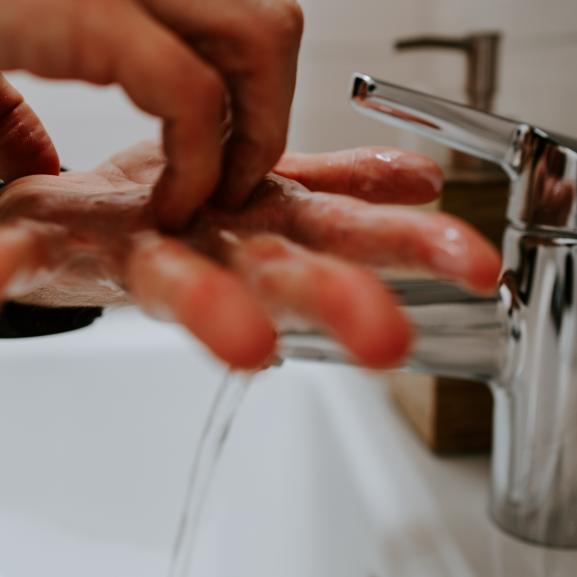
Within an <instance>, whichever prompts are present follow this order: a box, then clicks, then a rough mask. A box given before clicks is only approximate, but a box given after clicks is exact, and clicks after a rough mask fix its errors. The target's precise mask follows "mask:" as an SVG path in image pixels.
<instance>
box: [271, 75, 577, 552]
mask: <svg viewBox="0 0 577 577" xmlns="http://www.w3.org/2000/svg"><path fill="white" fill-rule="evenodd" d="M352 101H353V105H354V107H355V108H356V109H358V110H359V111H360V112H362V113H364V114H368V115H369V116H372V117H373V118H375V119H377V120H380V121H382V122H385V123H388V124H392V125H396V126H398V127H401V128H404V129H408V130H411V131H414V132H417V133H419V134H421V135H423V136H425V137H429V138H431V139H433V140H436V141H438V142H441V143H444V144H446V145H448V146H449V147H451V148H454V149H457V150H460V151H463V152H466V153H468V154H471V155H473V156H476V157H478V158H482V159H485V160H488V161H490V162H493V163H495V164H497V165H499V166H501V167H502V168H503V170H505V172H506V173H507V175H508V176H509V178H510V180H511V188H510V195H509V206H508V213H507V218H508V228H507V231H506V235H505V238H504V242H503V271H502V276H501V281H500V286H499V291H498V294H497V295H496V296H495V297H494V298H477V297H472V296H470V295H467V294H465V293H463V292H462V291H460V290H459V289H457V288H455V287H453V286H451V285H450V284H448V283H441V282H435V281H410V282H404V283H403V282H398V283H396V284H395V286H396V289H397V291H398V292H399V294H400V296H401V298H402V299H403V300H404V303H405V306H406V310H407V313H408V315H409V316H410V318H411V320H412V321H413V324H414V326H415V329H416V332H417V334H418V337H417V342H416V345H415V347H414V350H413V353H412V356H411V358H410V359H409V361H408V363H407V368H408V369H411V370H417V371H423V372H428V373H434V374H437V375H444V376H454V377H465V378H468V379H475V380H479V381H482V382H485V383H487V384H488V385H489V386H490V387H491V390H492V391H493V394H494V397H495V417H494V419H495V428H494V439H493V473H492V488H491V513H492V516H493V518H494V520H495V521H496V523H497V524H498V525H500V526H501V527H502V528H503V529H505V530H506V531H508V532H510V533H511V534H513V535H515V536H517V537H519V538H522V539H524V540H527V541H531V542H534V543H538V544H542V545H547V546H553V547H570V548H577V278H576V273H577V194H576V191H577V141H575V140H572V139H570V138H567V137H563V136H559V135H557V134H553V133H551V132H547V131H544V130H541V129H539V128H536V127H534V126H530V125H528V124H524V123H519V122H515V121H512V120H509V119H506V118H501V117H498V116H494V115H491V114H488V113H486V112H481V111H479V110H475V109H472V108H468V107H465V106H461V105H458V104H455V103H453V102H449V101H447V100H443V99H440V98H436V97H433V96H430V95H426V94H422V93H419V92H415V91H412V90H408V89H406V88H402V87H399V86H395V85H392V84H388V83H385V82H381V81H378V80H376V79H374V78H372V77H370V76H367V75H363V74H357V75H355V77H354V81H353V92H352ZM281 356H283V357H285V358H288V357H293V358H295V357H296V358H308V359H316V360H325V361H339V362H346V361H347V359H348V357H347V355H346V354H345V353H344V351H343V350H342V349H341V348H340V347H339V346H338V345H337V344H336V343H334V342H333V341H331V340H330V339H328V338H326V337H323V336H321V335H320V334H318V333H315V332H312V331H307V330H305V329H300V330H294V331H290V330H288V331H286V332H285V334H284V335H283V338H282V340H281Z"/></svg>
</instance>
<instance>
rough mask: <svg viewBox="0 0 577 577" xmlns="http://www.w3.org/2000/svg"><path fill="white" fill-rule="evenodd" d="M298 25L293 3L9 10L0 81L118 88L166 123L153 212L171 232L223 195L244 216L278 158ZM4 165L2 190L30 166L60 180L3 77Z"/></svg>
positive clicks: (91, 3)
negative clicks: (18, 77) (17, 78)
mask: <svg viewBox="0 0 577 577" xmlns="http://www.w3.org/2000/svg"><path fill="white" fill-rule="evenodd" d="M302 25H303V22H302V14H301V12H300V9H299V7H298V5H297V4H296V2H295V0H274V2H263V1H262V0H210V1H199V0H184V1H183V0H51V1H47V0H12V1H10V2H2V4H1V13H0V71H9V70H27V71H28V72H32V73H34V74H37V75H39V76H42V77H46V78H53V79H72V80H84V81H88V82H91V83H94V84H101V85H107V84H118V85H120V86H121V87H122V88H123V89H124V90H125V92H126V93H127V94H128V96H129V97H130V98H131V99H132V100H133V101H134V103H135V104H136V105H137V106H139V107H140V108H141V109H142V110H144V111H145V112H147V113H149V114H152V115H154V116H157V117H159V118H161V119H162V120H163V121H164V149H165V153H166V156H167V164H166V166H165V169H164V171H163V173H162V176H161V177H160V174H159V177H160V180H159V181H158V184H157V186H156V188H155V193H154V204H155V210H156V218H157V219H158V222H159V223H160V224H161V225H162V226H163V227H164V228H166V229H171V230H175V229H181V228H183V227H184V226H185V224H186V223H187V222H188V219H189V218H190V217H191V215H192V214H193V212H194V210H195V209H196V208H198V207H199V206H201V205H202V204H203V202H204V201H205V200H206V198H207V197H208V196H209V195H211V194H213V192H215V190H216V189H217V187H218V190H219V194H220V197H221V200H222V202H223V203H226V204H228V205H238V204H241V203H242V202H243V201H244V200H245V199H246V198H247V196H248V194H249V193H250V191H251V190H252V189H253V188H254V186H255V185H256V184H257V183H258V182H259V181H260V180H261V179H262V177H263V176H264V175H265V174H266V173H267V172H268V171H269V170H270V169H271V168H272V166H273V165H274V164H275V163H276V162H277V160H278V159H279V157H280V156H281V154H282V151H283V149H284V145H285V139H286V133H287V126H288V117H289V111H290V105H291V101H292V96H293V91H294V82H295V75H296V64H297V57H298V49H299V43H300V36H301V32H302ZM228 113H230V114H231V118H232V124H231V126H232V132H231V136H230V139H229V140H228V142H227V144H226V146H225V147H224V148H223V144H222V139H223V121H224V119H225V117H226V116H227V114H228ZM23 158H26V159H27V160H22V159H23ZM0 159H1V160H0V178H2V179H4V180H8V179H11V178H12V177H13V176H15V173H18V172H20V173H19V174H16V175H17V176H22V175H23V174H26V173H31V171H30V165H31V164H33V165H34V167H35V170H34V171H32V172H33V173H39V172H42V173H45V174H57V173H58V170H59V162H58V157H57V155H56V152H55V150H54V147H53V146H52V144H51V142H50V139H49V138H48V136H47V135H46V134H45V133H44V131H43V129H42V127H41V125H40V124H39V122H38V120H37V118H36V117H35V116H34V114H33V113H32V111H31V110H30V109H29V108H28V107H27V106H25V105H24V104H23V103H22V99H21V98H20V96H19V95H18V94H17V93H16V92H15V91H14V89H13V88H12V87H11V86H10V85H9V84H8V83H7V81H6V80H5V79H3V78H2V77H1V76H0ZM14 159H17V162H16V163H14V162H12V161H13V160H14ZM221 165H222V168H223V169H222V171H221ZM22 171H24V172H22ZM221 175H226V176H225V177H224V178H223V177H222V176H221Z"/></svg>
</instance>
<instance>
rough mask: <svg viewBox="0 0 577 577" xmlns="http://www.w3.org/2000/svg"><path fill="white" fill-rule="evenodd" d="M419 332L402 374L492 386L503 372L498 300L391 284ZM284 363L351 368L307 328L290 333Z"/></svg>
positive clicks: (423, 284) (443, 287)
mask: <svg viewBox="0 0 577 577" xmlns="http://www.w3.org/2000/svg"><path fill="white" fill-rule="evenodd" d="M388 284H389V286H392V287H393V288H394V290H395V292H396V293H397V295H398V296H399V298H400V300H401V302H402V303H403V308H404V310H405V312H406V314H407V316H408V317H409V318H410V320H411V323H412V326H413V327H414V329H415V334H416V341H415V344H414V347H413V350H412V352H411V355H410V357H409V358H408V359H407V360H406V362H405V365H404V366H403V367H399V368H402V369H406V370H410V371H416V372H423V373H429V374H436V375H439V376H446V377H458V378H466V379H469V380H477V381H481V382H488V381H493V380H495V379H496V378H497V377H498V375H499V374H500V372H501V369H502V366H503V360H504V353H505V350H506V339H507V335H506V332H507V331H506V326H505V323H504V322H503V320H502V319H501V317H500V313H499V308H498V305H497V298H496V297H488V298H482V297H475V296H472V295H470V294H468V293H465V292H464V291H461V290H460V289H458V288H457V287H455V286H453V285H451V284H449V283H443V282H438V281H432V280H410V281H391V282H389V283H388ZM280 343H281V345H280V354H281V356H282V357H283V358H300V359H303V358H304V359H309V360H319V361H332V362H343V363H346V362H352V361H351V360H350V358H349V357H348V355H347V354H346V352H345V351H344V350H343V349H342V347H340V346H339V345H338V344H337V343H335V342H334V341H333V340H331V339H329V338H328V337H325V336H323V335H321V334H320V333H318V332H316V331H314V330H310V329H308V328H302V327H301V328H298V327H293V328H290V327H288V328H287V329H286V330H285V331H284V332H283V334H282V336H281V339H280Z"/></svg>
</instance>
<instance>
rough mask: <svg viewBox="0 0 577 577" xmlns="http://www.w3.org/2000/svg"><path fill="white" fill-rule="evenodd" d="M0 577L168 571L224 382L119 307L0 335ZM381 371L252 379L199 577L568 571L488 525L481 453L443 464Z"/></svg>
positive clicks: (576, 559) (208, 522) (216, 495)
mask: <svg viewBox="0 0 577 577" xmlns="http://www.w3.org/2000/svg"><path fill="white" fill-rule="evenodd" d="M0 370H1V372H0V374H1V377H0V378H1V381H0V463H2V474H1V475H0V576H1V577H38V576H39V575H41V576H42V577H96V576H98V577H109V576H110V577H135V576H138V577H153V576H154V577H159V576H162V577H164V575H166V570H167V564H168V558H169V553H170V548H171V544H172V540H173V536H174V531H175V530H176V522H177V518H178V513H179V508H180V506H181V503H182V499H183V493H184V488H185V483H186V479H187V474H188V470H189V468H190V463H191V460H192V455H193V451H194V446H195V443H196V441H197V438H198V435H199V431H200V426H201V424H202V418H203V415H204V414H205V412H206V410H207V407H208V404H209V401H210V398H211V395H213V394H214V392H215V388H216V386H217V384H218V383H219V382H220V380H221V379H222V376H223V374H224V372H225V369H224V367H222V366H221V365H219V364H218V363H217V362H216V361H214V360H213V359H211V358H210V357H209V355H207V354H206V353H205V351H203V349H202V348H201V347H200V346H199V345H196V344H194V343H193V342H192V341H191V340H190V339H189V338H188V337H187V336H186V335H184V334H183V332H182V331H180V330H179V329H177V328H175V327H171V326H168V325H160V324H159V323H156V322H154V321H151V320H149V319H145V318H144V317H142V316H140V315H139V314H138V313H136V312H134V311H131V310H122V311H117V312H115V313H112V314H109V315H107V317H106V318H105V319H104V320H103V321H101V322H99V323H97V324H96V325H95V326H93V327H90V328H88V329H85V330H82V331H79V332H77V333H71V334H68V335H60V336H55V337H49V338H45V339H32V340H27V341H0ZM384 381H385V378H384V377H383V376H382V375H375V374H370V373H365V372H362V371H360V370H358V369H355V368H352V367H340V366H335V365H319V364H315V363H300V362H287V363H285V364H284V365H283V366H282V367H280V368H275V369H271V370H269V371H267V372H265V373H263V374H261V375H259V376H257V377H256V378H255V380H254V382H253V384H252V386H251V389H250V392H249V394H248V397H247V399H246V400H245V403H244V405H243V406H242V408H241V411H240V413H239V416H238V419H237V421H236V422H235V424H234V427H233V430H232V434H231V438H230V442H229V443H228V445H227V447H226V449H225V452H224V455H223V459H222V462H221V463H220V466H219V468H218V470H217V473H216V477H215V479H214V483H213V485H212V487H211V492H210V495H209V498H208V500H207V502H206V504H205V508H204V515H203V518H202V523H201V531H200V536H199V541H198V544H197V548H196V554H195V557H194V563H195V564H194V573H193V574H194V575H199V576H201V577H271V576H274V577H296V576H298V577H325V576H326V577H425V576H426V577H437V576H438V577H488V576H491V577H501V576H503V577H505V576H506V577H517V576H519V577H569V576H571V577H574V576H575V574H576V573H577V552H567V551H551V550H546V549H542V548H538V547H534V546H531V545H527V544H524V543H521V542H519V541H517V540H515V539H513V538H511V537H509V536H508V535H505V534H504V533H502V532H501V531H500V530H499V529H498V528H496V527H494V526H493V524H492V523H491V521H490V520H489V519H488V516H487V510H486V509H487V506H486V494H487V487H488V476H489V463H488V459H487V458H485V457H473V458H469V457H468V458H453V459H438V458H435V457H433V456H431V455H430V454H429V453H427V452H426V451H425V450H424V449H423V447H422V446H421V445H420V443H419V441H418V440H417V439H416V438H415V437H414V435H413V433H412V432H411V431H410V430H409V429H408V428H407V427H406V425H405V423H404V422H403V420H402V419H401V417H400V416H398V415H397V413H396V411H395V409H394V407H393V406H392V405H391V403H390V402H389V400H388V397H387V394H386V385H385V382H384Z"/></svg>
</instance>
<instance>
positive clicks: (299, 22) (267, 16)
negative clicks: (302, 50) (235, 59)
mask: <svg viewBox="0 0 577 577" xmlns="http://www.w3.org/2000/svg"><path fill="white" fill-rule="evenodd" d="M256 20H257V23H258V26H254V23H253V25H252V26H251V29H252V30H253V33H255V34H258V36H256V37H257V38H259V39H260V40H261V43H264V44H265V45H267V46H268V47H269V48H270V47H271V46H272V47H274V46H278V47H280V48H281V49H283V50H285V49H290V48H293V47H294V46H298V45H299V44H300V40H301V37H302V33H303V29H304V16H303V11H302V9H301V7H300V5H299V3H298V2H296V0H280V1H278V2H274V3H272V4H269V5H267V7H266V8H265V9H263V10H262V12H261V14H260V15H259V16H258V17H257V19H256ZM263 31H265V33H264V34H263Z"/></svg>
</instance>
